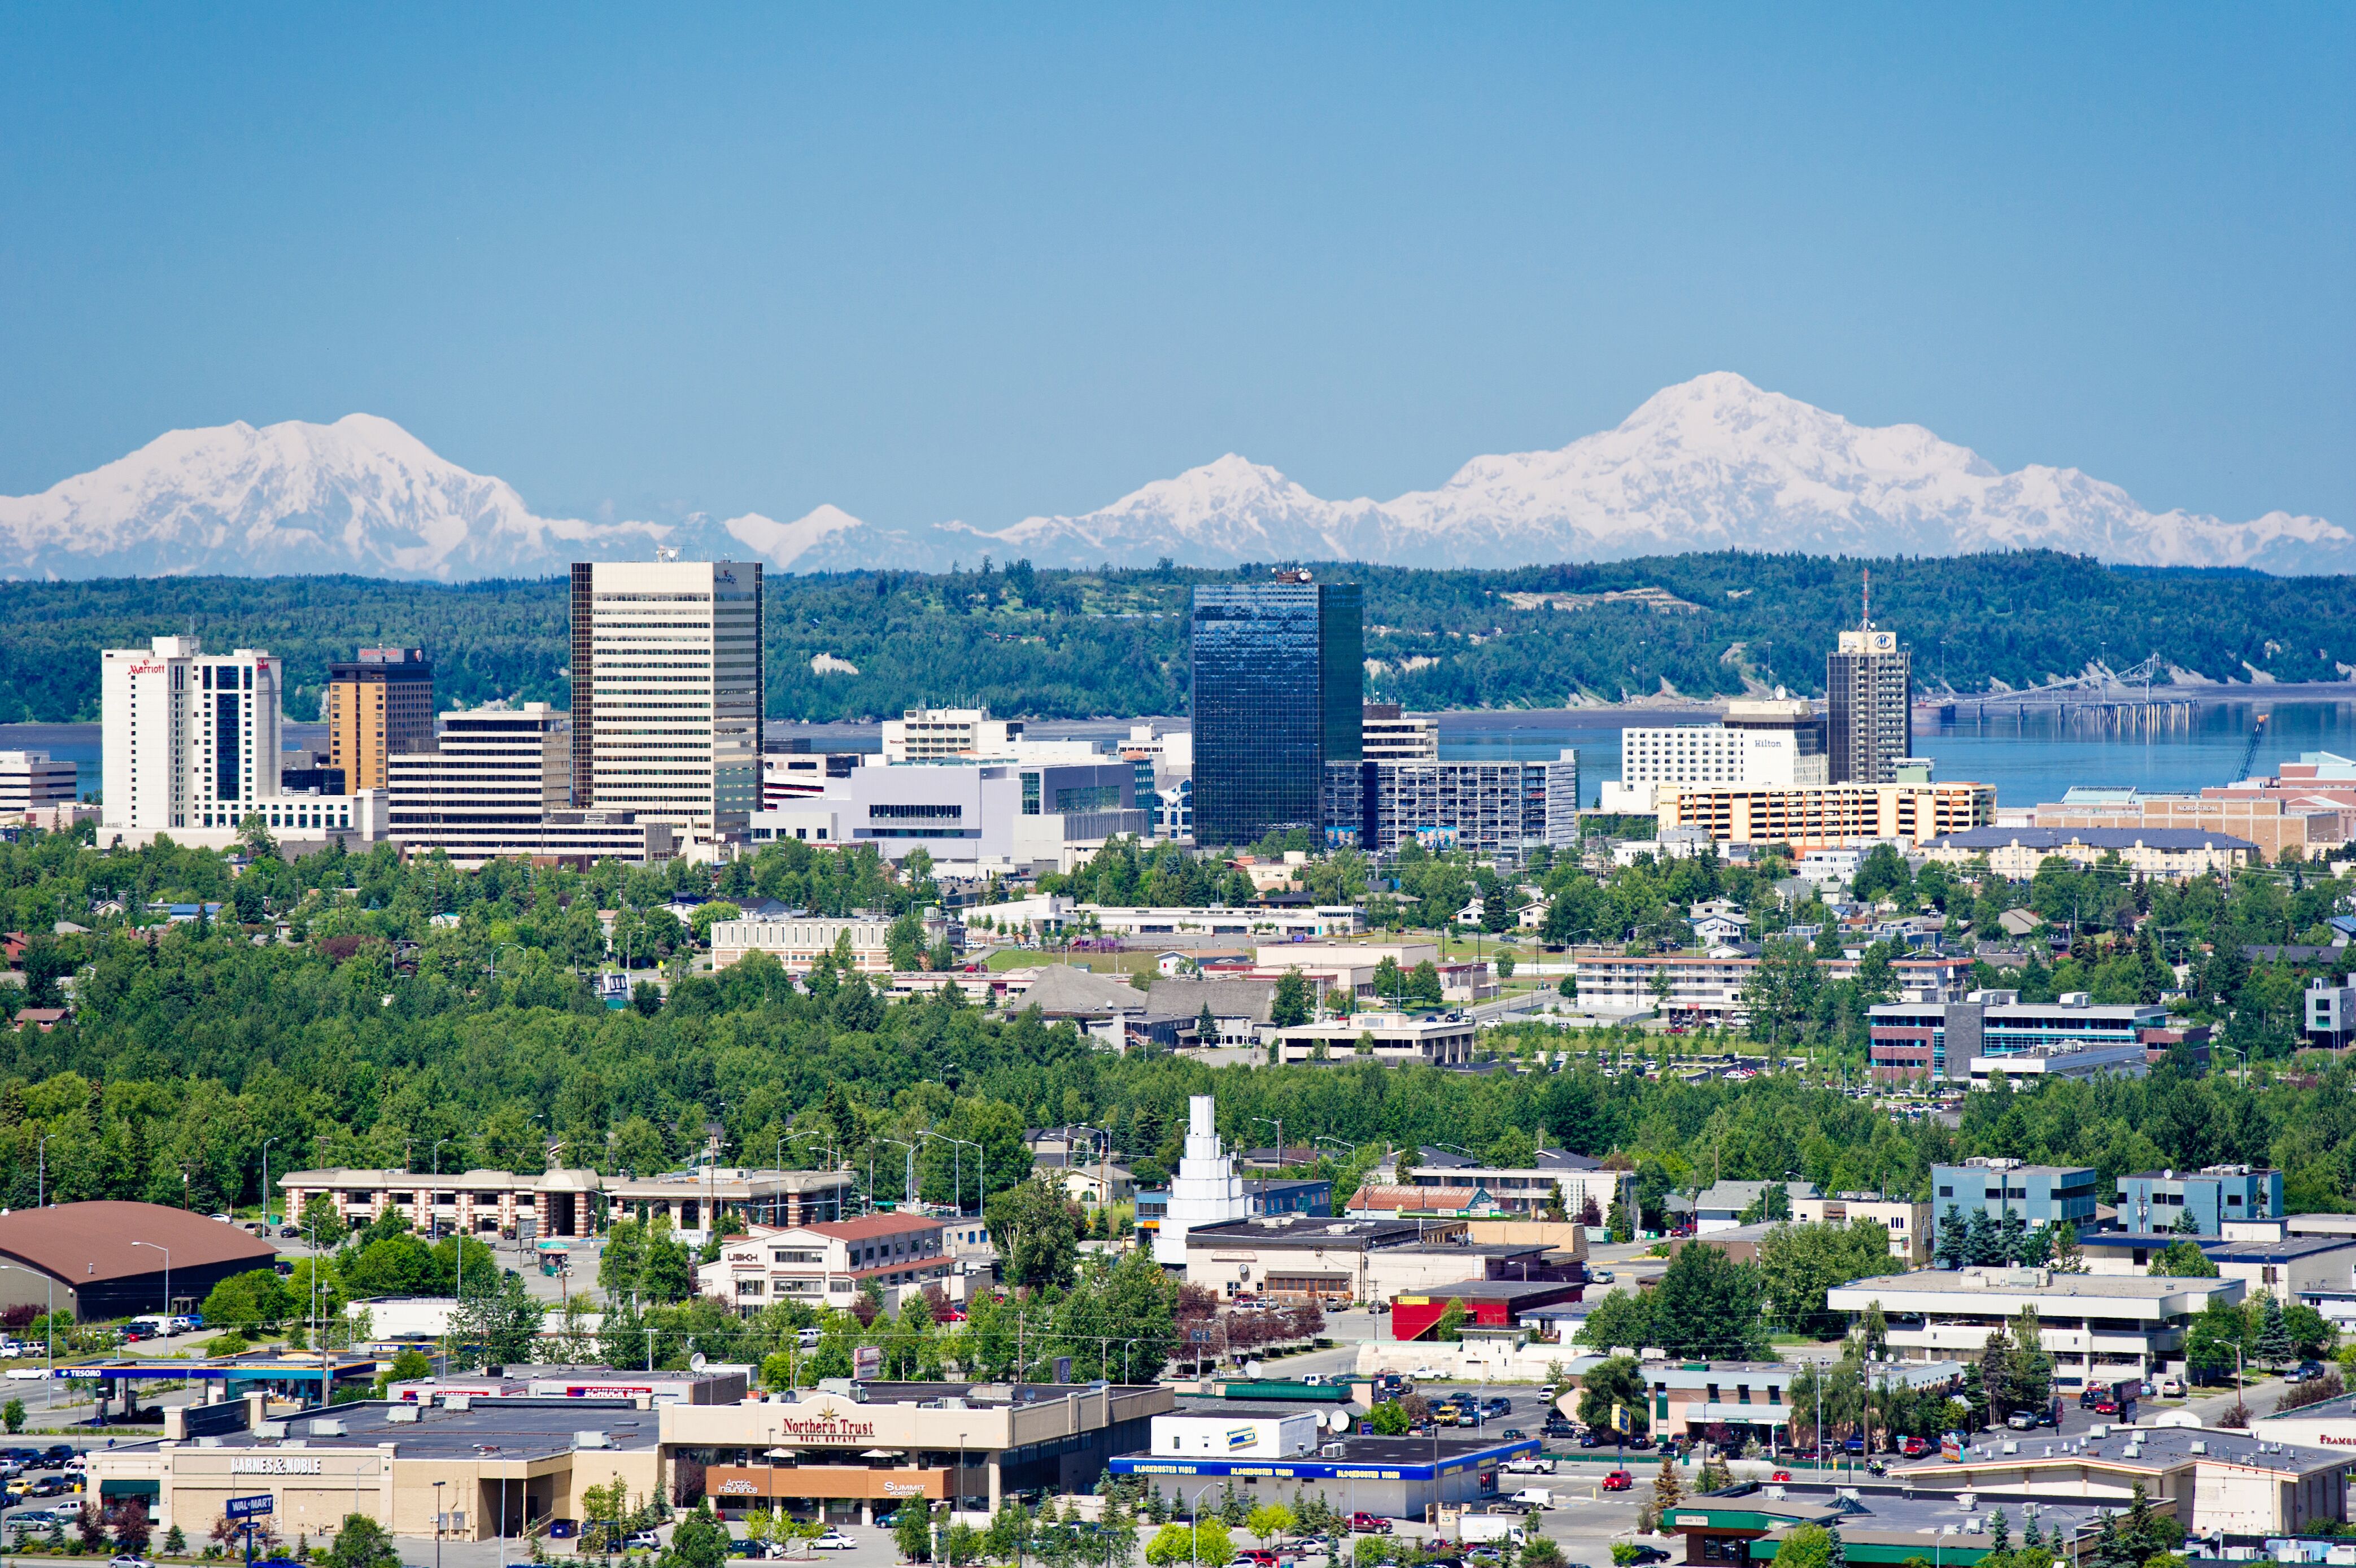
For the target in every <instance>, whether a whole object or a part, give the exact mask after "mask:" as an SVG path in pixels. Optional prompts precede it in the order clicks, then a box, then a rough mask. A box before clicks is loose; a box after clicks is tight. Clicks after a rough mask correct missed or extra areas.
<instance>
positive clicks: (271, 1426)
mask: <svg viewBox="0 0 2356 1568" xmlns="http://www.w3.org/2000/svg"><path fill="white" fill-rule="evenodd" d="M253 1435H255V1436H256V1437H284V1436H285V1435H286V1424H285V1423H284V1422H283V1421H265V1422H262V1423H261V1424H259V1425H257V1426H255V1427H254V1429H253Z"/></svg>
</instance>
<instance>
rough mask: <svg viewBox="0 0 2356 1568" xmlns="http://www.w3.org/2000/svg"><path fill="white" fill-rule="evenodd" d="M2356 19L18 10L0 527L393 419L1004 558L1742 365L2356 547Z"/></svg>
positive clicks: (1801, 394) (484, 452)
mask: <svg viewBox="0 0 2356 1568" xmlns="http://www.w3.org/2000/svg"><path fill="white" fill-rule="evenodd" d="M2351 37H2356V29H2351V22H2350V19H2349V18H2348V17H2347V16H2345V15H2344V13H2339V12H2333V11H2329V10H2326V9H2322V8H2308V9H2295V8H2286V9H2277V10H2275V11H2271V12H2267V13H2265V14H2261V15H2258V16H2233V17H2224V16H2208V15H2203V14H2201V13H2197V12H2192V11H2189V10H2177V11H2169V10H2147V11H2143V12H2138V13H2135V14H2133V15H2126V14H2093V13H2080V14H2072V15H2065V16H2053V15H2050V14H2043V13H2030V12H2028V11H2025V10H2024V11H2009V12H2008V11H1993V12H1988V11H1983V12H1980V13H1976V14H1975V15H1974V16H1971V17H1969V18H1964V19H1956V18H1946V17H1915V16H1903V17H1899V16H1888V15H1876V14H1868V13H1856V12H1849V11H1846V10H1843V9H1840V8H1836V7H1826V8H1819V9H1813V10H1809V11H1805V12H1803V13H1800V14H1797V15H1796V16H1774V17H1769V16H1712V17H1708V18H1703V17H1698V16H1696V17H1680V16H1667V15H1661V14H1650V15H1646V14H1623V13H1615V12H1610V11H1602V10H1590V11H1584V12H1579V13H1574V14H1564V13H1549V12H1541V11H1536V10H1505V11H1500V12H1495V13H1490V14H1486V15H1483V16H1472V17H1465V16H1451V17H1448V18H1446V19H1445V21H1444V22H1443V21H1441V20H1440V19H1437V18H1429V19H1428V18H1421V17H1418V16H1414V15H1412V14H1406V13H1387V14H1369V15H1358V16H1351V17H1350V18H1348V20H1347V25H1346V26H1342V25H1336V22H1335V20H1334V18H1333V17H1331V16H1320V15H1317V14H1301V15H1295V16H1267V15H1264V14H1256V13H1249V12H1245V11H1240V10H1231V11H1209V12H1195V13H1190V14H1187V15H1185V16H1178V15H1175V14H1149V13H1133V14H1125V15H1122V16H1097V17H1077V16H1071V15H1062V16H1054V15H1050V16H1044V17H1038V16H1034V17H1028V18H1018V19H1013V20H1009V19H1005V18H995V19H980V20H977V19H975V18H971V17H967V16H956V15H954V14H951V13H948V12H931V13H917V14H915V15H914V16H908V17H901V18H894V19H892V20H890V21H879V20H877V19H874V18H870V17H863V16H855V17H854V16H844V17H823V16H821V17H810V16H778V15H774V14H762V13H755V12H748V11H737V12H721V13H711V14H706V15H704V16H697V17H689V18H662V19H660V20H652V19H648V18H643V17H639V16H632V15H630V14H628V13H624V12H620V11H612V10H608V11H593V12H586V13H578V14H575V15H573V16H569V17H566V18H563V19H561V20H559V21H557V22H554V23H549V22H547V21H546V20H545V19H539V18H525V17H520V16H515V17H509V16H497V15H494V16H474V17H466V18H463V19H460V18H457V17H455V16H447V15H444V14H434V13H421V14H412V15H407V16H399V17H387V16H360V15H351V16H327V15H320V16H302V17H295V18H287V19H284V20H283V21H282V22H281V23H279V24H275V25H272V26H269V27H263V26H261V25H259V24H253V25H241V24H238V23H235V22H229V23H224V22H221V21H220V19H218V18H197V17H174V16H168V15H166V16H156V15H145V14H119V15H103V14H91V13H32V12H19V13H16V14H14V15H12V16H9V17H8V18H6V19H5V21H0V39H5V45H6V47H5V48H0V83H5V87H6V90H7V91H5V92H0V105H5V107H0V126H5V136H0V144H5V145H6V146H8V147H9V148H11V149H13V151H12V153H11V154H9V155H0V215H5V218H6V219H7V220H8V224H9V228H10V230H11V233H12V236H13V240H12V244H11V246H10V247H9V249H8V251H6V253H5V255H0V287H5V288H6V289H7V290H8V292H9V293H10V296H11V297H12V298H15V299H17V300H20V301H24V302H28V303H29V304H31V305H32V306H33V307H34V308H29V309H26V310H21V311H18V312H15V313H11V315H10V316H9V318H8V319H7V320H6V321H5V323H0V352H5V353H6V354H7V355H8V357H9V358H10V361H11V363H12V364H14V365H16V366H18V367H20V368H22V373H21V374H20V375H19V376H17V377H16V378H12V379H11V383H10V385H9V386H8V387H7V388H6V389H0V411H5V428H6V429H7V430H8V431H9V432H10V439H9V440H8V441H6V442H5V443H0V494H5V495H11V496H21V495H29V494H34V493H37V492H38V491H40V490H42V489H44V488H46V487H47V486H48V485H53V484H55V483H57V482H59V480H61V479H63V478H65V477H67V476H68V475H74V474H80V473H85V472H88V471H90V470H91V469H93V468H95V467H97V466H99V465H100V464H104V463H107V462H109V461H112V460H113V459H115V458H118V457H120V456H121V455H122V454H123V453H126V452H130V451H133V450H134V449H136V448H137V447H139V446H140V445H142V444H143V443H146V442H148V441H150V440H152V439H154V438H155V436H156V435H157V434H158V433H159V432H164V431H167V430H185V429H194V428H199V427H204V426H209V425H219V424H227V423H229V422H230V421H240V420H241V421H247V422H248V423H251V424H253V425H256V426H261V425H266V424H269V423H272V422H275V421H282V420H287V419H301V420H309V421H320V422H327V421H335V420H337V419H340V418H342V417H344V416H345V415H348V414H350V413H353V412H366V413H369V414H374V415H379V416H381V417H383V418H385V419H388V420H391V421H398V422H399V423H400V424H401V425H402V427H404V428H405V429H407V430H408V431H410V432H412V433H413V434H414V435H415V436H416V437H417V438H418V439H419V440H421V441H423V442H424V443H427V444H428V445H430V446H431V447H432V448H433V449H434V451H436V452H439V453H444V454H445V455H446V456H447V457H448V458H449V459H450V460H451V461H452V462H454V463H455V464H461V465H463V466H465V467H466V468H469V469H471V470H472V471H474V472H476V473H479V474H494V475H499V476H500V477H502V478H504V479H507V480H508V481H509V482H510V483H512V484H513V485H516V486H517V488H518V489H519V491H520V492H521V493H522V494H524V495H525V496H529V497H530V498H531V500H532V502H533V504H534V506H535V507H539V508H541V510H542V511H543V513H544V514H545V515H549V516H555V517H584V518H587V519H590V520H593V521H594V520H599V519H601V518H604V517H646V518H653V519H669V518H676V517H682V516H685V515H687V514H689V513H691V512H698V511H700V512H703V513H706V514H708V515H710V516H712V517H734V516H740V515H743V514H744V513H747V512H754V511H758V512H761V513H764V514H766V515H767V516H770V517H782V518H794V517H801V516H802V515H803V514H804V513H805V512H806V511H807V510H809V508H811V507H817V506H819V504H821V503H828V504H832V505H835V506H839V507H843V508H845V509H846V510H848V511H850V512H851V513H852V514H854V515H856V516H859V517H864V518H866V519H868V520H870V521H871V522H874V523H878V524H880V525H884V526H889V527H894V528H907V527H926V526H931V525H933V524H936V523H938V522H941V521H943V520H946V519H949V518H961V519H965V520H968V521H969V522H970V523H972V524H973V525H974V526H977V527H989V528H996V527H1002V526H1004V525H1005V524H1007V523H1009V522H1011V521H1012V520H1015V519H1018V518H1022V517H1028V516H1032V515H1042V516H1051V517H1052V516H1068V515H1076V514H1081V513H1084V512H1086V511H1087V509H1088V508H1090V507H1101V506H1103V505H1104V504H1105V503H1106V502H1107V501H1108V500H1109V499H1111V498H1112V497H1115V496H1121V495H1124V494H1126V493H1127V492H1128V491H1130V489H1131V488H1132V487H1133V486H1135V485H1138V484H1140V483H1141V482H1143V481H1145V480H1147V479H1149V478H1151V477H1152V476H1155V475H1178V474H1183V473H1185V472H1186V471H1188V470H1189V469H1191V468H1193V467H1194V466H1196V465H1199V464H1207V463H1210V462H1212V461H1213V460H1214V459H1215V458H1217V457H1218V456H1219V454H1220V453H1230V452H1232V453H1241V454H1244V455H1245V456H1247V457H1248V458H1250V459H1251V460H1252V461H1253V462H1255V463H1258V464H1268V465H1272V466H1273V467H1275V468H1278V469H1280V470H1281V471H1282V472H1283V474H1285V475H1288V476H1290V478H1291V479H1293V480H1295V481H1296V482H1298V483H1299V484H1300V485H1302V486H1304V487H1305V488H1306V489H1307V490H1309V491H1310V492H1311V493H1312V494H1313V495H1316V496H1399V495H1403V494H1406V493H1408V492H1411V491H1415V490H1419V489H1421V488H1425V487H1429V486H1431V485H1437V484H1440V482H1441V481H1443V480H1444V479H1445V478H1446V477H1447V475H1449V474H1451V472H1453V471H1454V469H1455V468H1456V467H1457V465H1458V464H1461V463H1462V462H1463V461H1465V459H1466V458H1468V457H1469V456H1471V455H1472V454H1475V453H1512V452H1526V451H1543V450H1550V449H1553V448H1557V447H1559V446H1561V445H1562V444H1563V443H1565V442H1567V441H1569V440H1571V439H1572V438H1575V437H1579V436H1582V435H1585V434H1587V433H1588V432H1596V431H1602V430H1607V429H1609V428H1611V427H1612V424H1613V423H1614V422H1615V421H1618V420H1619V419H1620V418H1622V416H1623V415H1624V414H1625V413H1626V411H1628V410H1630V409H1632V408H1634V407H1636V406H1638V405H1639V404H1640V403H1642V402H1643V401H1644V400H1645V399H1646V398H1647V397H1649V396H1651V395H1652V394H1653V393H1654V392H1655V391H1656V390H1658V389H1662V388H1664V387H1669V386H1673V385H1676V384H1678V383H1680V382H1681V381H1683V380H1686V379H1690V378H1692V377H1695V376H1697V375H1700V374H1703V373H1706V372H1710V371H1719V370H1725V371H1732V372H1735V373H1738V374H1740V375H1741V376H1744V377H1747V378H1749V379H1751V381H1753V382H1755V383H1757V384H1758V385H1760V386H1762V387H1765V388H1769V389H1774V390H1777V391H1781V392H1784V393H1788V394H1789V395H1791V396H1792V397H1794V398H1797V399H1800V400H1804V401H1805V402H1808V403H1810V404H1813V405H1815V406H1816V407H1819V408H1823V409H1829V410H1834V411H1838V412H1839V413H1841V414H1842V415H1844V416H1846V417H1847V418H1848V419H1850V420H1853V421H1858V422H1859V423H1861V424H1865V425H1869V426H1875V427H1880V426H1887V425H1890V424H1896V423H1901V422H1912V423H1918V424H1921V425H1922V426H1925V427H1927V428H1928V429H1930V430H1933V431H1935V432H1938V433H1939V434H1940V435H1941V436H1942V437H1944V438H1945V439H1946V440H1949V441H1952V442H1955V443H1961V444H1963V445H1965V446H1968V447H1970V448H1971V449H1973V450H1974V451H1976V452H1977V453H1980V454H1982V455H1983V456H1984V457H1985V458H1986V459H1987V461H1988V462H1989V463H1991V464H1995V465H1996V466H1997V467H1998V468H2000V469H2002V470H2004V471H2006V472H2011V471H2013V470H2016V469H2019V468H2021V467H2022V466H2024V465H2027V464H2061V465H2069V466H2074V467H2078V468H2082V469H2083V470H2084V471H2085V472H2086V473H2088V474H2090V475H2095V476H2098V477H2099V478H2101V479H2104V480H2106V481H2109V482H2111V483H2114V484H2116V485H2121V486H2123V487H2124V488H2125V489H2126V491H2127V492H2128V493H2130V494H2131V495H2133V496H2135V497H2136V499H2137V500H2138V501H2139V502H2141V503H2142V504H2143V505H2144V506H2146V507H2152V508H2154V509H2158V510H2161V511H2166V510H2169V509H2172V508H2177V507H2181V508H2184V509H2186V510H2189V511H2193V512H2197V513H2202V514H2209V515H2215V516H2218V517H2251V516H2254V515H2256V514H2258V513H2259V512H2261V511H2264V510H2266V509H2270V508H2277V507H2278V508H2281V509H2284V510H2286V511H2287V512H2290V513H2292V514H2304V515H2310V516H2315V517H2326V518H2330V519H2333V520H2335V521H2339V522H2341V523H2349V522H2351V521H2356V488H2351V486H2356V480H2351V478H2350V476H2349V475H2348V474H2347V472H2346V470H2345V467H2344V464H2340V462H2339V461H2338V458H2337V453H2340V452H2342V451H2344V450H2346V448H2347V446H2348V445H2349V438H2350V436H2351V432H2356V382H2351V378H2350V376H2349V374H2348V371H2347V366H2348V365H2349V364H2350V363H2351V362H2356V356H2351V353H2350V348H2351V331H2356V322H2351V312H2350V310H2349V307H2348V300H2347V295H2346V290H2345V287H2344V284H2343V283H2342V282H2341V280H2342V279H2344V277H2345V276H2346V275H2347V273H2348V271H2349V262H2350V257H2349V254H2348V251H2349V236H2350V232H2351V211H2356V199H2351V194H2350V193H2351V189H2356V182H2351V180H2350V179H2349V178H2348V177H2347V176H2348V174H2349V172H2350V171H2349V167H2348V165H2349V160H2350V147H2351V142H2356V139H2352V138H2351V136H2350V134H2349V131H2350V123H2349V122H2350V115H2351V108H2350V105H2349V103H2348V101H2347V100H2346V98H2345V95H2344V94H2341V93H2340V92H2338V91H2336V84H2337V82H2339V81H2340V80H2344V79H2345V77H2346V75H2347V73H2348V67H2349V65H2350V63H2351ZM192 65H194V66H195V67H196V68H197V69H190V68H191V66H192ZM1991 84H2001V85H2000V87H1997V86H1992V85H1991ZM977 553H979V552H978V551H977Z"/></svg>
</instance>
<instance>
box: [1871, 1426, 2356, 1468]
mask: <svg viewBox="0 0 2356 1568" xmlns="http://www.w3.org/2000/svg"><path fill="white" fill-rule="evenodd" d="M2309 1408H2314V1407H2309ZM2301 1413H2304V1412H2292V1414H2301ZM2091 1430H2092V1429H2090V1433H2091ZM2007 1446H2010V1447H2012V1448H2013V1449H2015V1450H2016V1451H2015V1452H2013V1453H2010V1454H2008V1453H2006V1452H2004V1450H2005V1448H2006V1447H2007ZM2130 1449H2132V1450H2134V1452H2133V1453H2129V1452H2128V1451H2129V1450H2130ZM2196 1460H2205V1461H2207V1462H2209V1463H2211V1464H2227V1465H2239V1466H2242V1467H2245V1468H2248V1469H2254V1470H2271V1471H2273V1472H2275V1473H2276V1474H2277V1475H2284V1476H2306V1475H2311V1474H2313V1473H2315V1472H2316V1471H2319V1470H2344V1469H2347V1468H2349V1467H2356V1454H2336V1453H2333V1452H2331V1451H2330V1450H2329V1449H2324V1448H2297V1447H2293V1446H2292V1445H2289V1444H2287V1443H2276V1442H2273V1441H2271V1440H2269V1439H2266V1438H2262V1437H2256V1436H2253V1435H2250V1434H2248V1433H2245V1432H2240V1431H2227V1430H2220V1429H2217V1428H2213V1427H2199V1426H2111V1427H2108V1428H2106V1429H2104V1432H2103V1435H2101V1436H2099V1437H2097V1436H2093V1435H2087V1436H2083V1437H2043V1438H2036V1437H2028V1436H2023V1437H2019V1438H2010V1437H1999V1436H1998V1435H1996V1434H1993V1433H1990V1434H1987V1435H1985V1437H1984V1439H1983V1440H1982V1441H1980V1442H1978V1443H1975V1444H1974V1445H1972V1446H1971V1447H1970V1448H1969V1449H1967V1450H1966V1451H1965V1455H1964V1459H1963V1462H1962V1463H1961V1464H1954V1463H1950V1462H1948V1461H1947V1460H1944V1459H1925V1460H1919V1461H1917V1462H1915V1463H1913V1464H1909V1465H1901V1466H1898V1467H1895V1468H1894V1469H1893V1470H1892V1471H1891V1474H1892V1475H1894V1476H1902V1477H1906V1478H1907V1479H1909V1480H1912V1481H1914V1482H1917V1483H1918V1484H1919V1483H1921V1482H1924V1481H1932V1480H1935V1479H1937V1478H1938V1477H1942V1476H1948V1477H1955V1481H1956V1484H1957V1485H1961V1484H1963V1481H1964V1479H1965V1477H1967V1476H1968V1475H1969V1473H1970V1471H1971V1470H1972V1469H1973V1468H1974V1467H1980V1466H1986V1467H1991V1468H1996V1469H2004V1468H2008V1467H2016V1466H2021V1465H2046V1464H2053V1465H2083V1464H2086V1463H2089V1462H2099V1463H2101V1464H2104V1465H2107V1466H2114V1467H2117V1468H2119V1469H2123V1470H2146V1471H2150V1472H2153V1473H2155V1474H2156V1473H2158V1472H2159V1471H2162V1470H2173V1469H2178V1468H2180V1467H2183V1466H2186V1465H2189V1464H2191V1463H2193V1462H2194V1461H2196Z"/></svg>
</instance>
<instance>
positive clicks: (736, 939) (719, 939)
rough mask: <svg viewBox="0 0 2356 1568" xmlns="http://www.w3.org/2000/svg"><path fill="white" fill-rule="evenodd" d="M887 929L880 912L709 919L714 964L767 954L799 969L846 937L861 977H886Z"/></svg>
mask: <svg viewBox="0 0 2356 1568" xmlns="http://www.w3.org/2000/svg"><path fill="white" fill-rule="evenodd" d="M940 929H941V930H943V931H944V932H946V930H947V929H948V928H947V926H946V925H942V926H941V927H940ZM891 933H892V920H891V918H890V917H889V916H886V915H880V914H870V915H851V916H841V917H830V916H826V915H814V914H797V915H792V916H789V917H786V918H782V919H776V920H769V919H763V920H715V921H713V922H712V967H713V968H714V969H725V968H728V967H729V966H731V965H735V964H740V963H742V962H744V956H745V955H747V954H749V953H766V954H767V955H769V956H770V957H772V958H774V959H776V961H777V962H778V963H780V964H782V965H785V966H786V967H787V969H790V970H793V971H795V972H796V973H801V972H804V971H807V970H809V969H812V968H815V967H816V966H817V965H818V962H819V959H821V958H829V957H832V956H835V955H836V954H837V952H838V950H839V948H840V946H841V944H842V942H843V941H844V939H845V938H848V939H849V941H850V953H851V965H852V966H853V967H854V968H856V969H857V970H859V972H860V973H861V974H862V975H889V974H890V973H891V972H892V947H891V940H890V938H891Z"/></svg>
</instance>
